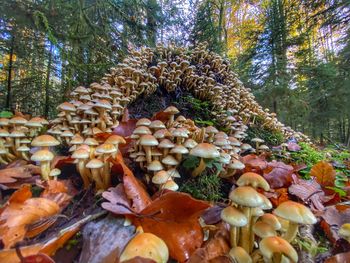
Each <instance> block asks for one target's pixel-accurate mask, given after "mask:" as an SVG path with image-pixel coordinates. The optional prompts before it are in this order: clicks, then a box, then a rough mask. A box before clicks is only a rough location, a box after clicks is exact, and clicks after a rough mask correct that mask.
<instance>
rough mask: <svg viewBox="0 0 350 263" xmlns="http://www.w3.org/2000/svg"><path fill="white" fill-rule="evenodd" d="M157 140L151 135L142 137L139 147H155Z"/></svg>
mask: <svg viewBox="0 0 350 263" xmlns="http://www.w3.org/2000/svg"><path fill="white" fill-rule="evenodd" d="M158 144H159V142H158V140H157V139H156V138H155V137H154V136H153V135H151V134H145V135H142V136H141V138H140V145H143V146H157V145H158Z"/></svg>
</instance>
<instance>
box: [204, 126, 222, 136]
mask: <svg viewBox="0 0 350 263" xmlns="http://www.w3.org/2000/svg"><path fill="white" fill-rule="evenodd" d="M205 132H206V133H212V134H214V133H218V132H219V131H218V130H217V129H216V128H215V127H214V126H208V127H206V128H205Z"/></svg>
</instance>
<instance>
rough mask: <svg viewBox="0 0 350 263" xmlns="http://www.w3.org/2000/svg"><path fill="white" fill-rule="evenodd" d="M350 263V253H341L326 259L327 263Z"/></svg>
mask: <svg viewBox="0 0 350 263" xmlns="http://www.w3.org/2000/svg"><path fill="white" fill-rule="evenodd" d="M346 262H350V252H345V253H340V254H338V255H335V256H333V257H330V258H328V259H326V261H325V263H346Z"/></svg>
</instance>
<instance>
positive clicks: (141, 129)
mask: <svg viewBox="0 0 350 263" xmlns="http://www.w3.org/2000/svg"><path fill="white" fill-rule="evenodd" d="M133 134H137V135H144V134H152V132H151V130H150V129H149V128H148V127H147V126H138V127H136V128H135V130H134V131H133Z"/></svg>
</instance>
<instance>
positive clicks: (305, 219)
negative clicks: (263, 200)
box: [273, 201, 317, 242]
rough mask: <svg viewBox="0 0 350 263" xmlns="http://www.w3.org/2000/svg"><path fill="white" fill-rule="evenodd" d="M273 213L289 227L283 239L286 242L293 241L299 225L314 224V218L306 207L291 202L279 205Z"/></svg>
mask: <svg viewBox="0 0 350 263" xmlns="http://www.w3.org/2000/svg"><path fill="white" fill-rule="evenodd" d="M273 213H274V214H275V215H277V216H279V217H281V218H283V219H286V220H288V221H289V227H288V229H287V232H286V233H285V235H283V238H284V239H285V240H287V241H288V242H291V241H293V240H294V238H295V236H296V235H297V232H298V225H299V224H308V225H309V224H315V223H316V222H317V220H316V217H315V216H314V214H313V213H312V212H311V211H310V209H309V208H307V207H306V206H304V205H302V204H299V203H297V202H293V201H286V202H283V203H281V204H280V205H279V206H278V207H277V208H276V209H275V210H274V211H273Z"/></svg>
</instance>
